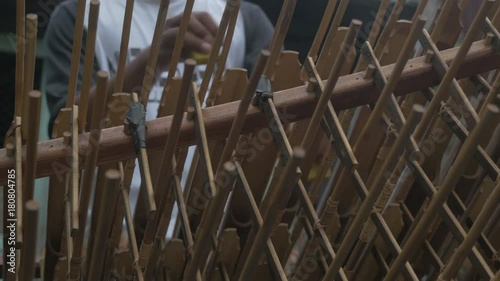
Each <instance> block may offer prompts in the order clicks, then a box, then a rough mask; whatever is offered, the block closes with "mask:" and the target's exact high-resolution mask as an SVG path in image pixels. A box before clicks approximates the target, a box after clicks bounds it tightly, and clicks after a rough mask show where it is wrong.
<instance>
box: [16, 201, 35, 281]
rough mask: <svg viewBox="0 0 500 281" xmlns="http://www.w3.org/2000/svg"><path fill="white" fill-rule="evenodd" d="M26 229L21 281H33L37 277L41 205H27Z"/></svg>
mask: <svg viewBox="0 0 500 281" xmlns="http://www.w3.org/2000/svg"><path fill="white" fill-rule="evenodd" d="M25 208H26V210H25V215H26V229H25V231H26V232H25V239H23V240H24V243H23V254H22V260H21V272H20V273H21V274H20V276H21V277H20V278H19V280H20V281H31V280H33V278H34V277H35V267H36V260H35V259H36V249H37V247H36V241H37V238H38V237H37V233H38V211H39V210H40V204H39V203H38V202H36V201H33V200H29V201H28V202H26V204H25Z"/></svg>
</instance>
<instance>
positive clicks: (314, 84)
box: [306, 77, 318, 93]
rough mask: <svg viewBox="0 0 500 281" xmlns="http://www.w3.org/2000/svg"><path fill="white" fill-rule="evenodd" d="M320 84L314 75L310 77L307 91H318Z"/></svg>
mask: <svg viewBox="0 0 500 281" xmlns="http://www.w3.org/2000/svg"><path fill="white" fill-rule="evenodd" d="M317 86H318V81H317V80H316V78H314V77H310V78H309V81H308V83H307V89H306V91H307V92H308V93H314V92H315V91H316V87H317Z"/></svg>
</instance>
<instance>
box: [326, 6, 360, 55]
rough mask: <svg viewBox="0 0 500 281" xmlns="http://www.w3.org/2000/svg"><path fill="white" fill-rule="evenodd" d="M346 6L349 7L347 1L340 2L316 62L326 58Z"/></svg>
mask: <svg viewBox="0 0 500 281" xmlns="http://www.w3.org/2000/svg"><path fill="white" fill-rule="evenodd" d="M348 5H349V0H340V4H339V7H338V9H337V13H335V17H334V18H333V21H332V24H331V25H330V31H328V35H327V36H326V39H325V45H324V46H323V49H322V51H321V53H320V55H319V58H318V61H321V60H322V58H323V57H324V56H326V55H327V52H328V51H329V50H330V49H331V44H332V43H333V37H334V36H335V33H336V32H337V30H338V28H339V26H340V22H341V21H342V18H343V17H344V13H345V11H346V9H347V6H348ZM358 29H359V28H358ZM346 56H347V55H346Z"/></svg>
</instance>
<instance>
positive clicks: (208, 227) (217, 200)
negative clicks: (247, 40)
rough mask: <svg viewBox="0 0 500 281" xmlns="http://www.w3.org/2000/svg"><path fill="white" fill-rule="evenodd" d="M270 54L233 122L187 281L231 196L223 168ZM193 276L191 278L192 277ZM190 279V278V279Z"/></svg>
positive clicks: (263, 59)
mask: <svg viewBox="0 0 500 281" xmlns="http://www.w3.org/2000/svg"><path fill="white" fill-rule="evenodd" d="M269 57H270V53H269V52H267V51H262V53H261V55H260V57H259V60H258V61H257V65H256V67H255V69H254V71H253V73H252V75H251V77H250V80H249V83H248V86H247V90H246V92H245V95H244V96H243V98H242V99H241V102H240V103H239V106H238V110H237V113H236V115H235V118H234V120H233V122H232V125H231V129H230V133H229V137H228V139H227V141H226V146H225V147H224V151H223V152H222V156H221V158H220V160H219V164H218V167H217V170H216V174H215V180H216V184H217V185H218V187H219V189H220V190H224V191H218V192H217V193H216V196H215V197H214V198H213V199H212V200H211V201H210V202H209V203H208V206H207V207H206V211H205V213H204V215H203V217H202V220H201V223H200V225H199V226H198V230H197V232H199V234H198V233H197V240H196V241H195V245H194V250H193V259H192V260H191V261H190V262H188V265H187V267H186V274H185V275H186V276H187V277H185V280H191V279H192V278H193V277H192V276H193V275H192V274H194V272H195V270H197V269H198V267H199V263H200V262H201V260H200V258H201V255H202V254H204V253H206V251H208V249H207V246H208V239H209V238H210V235H211V234H212V233H213V228H214V225H218V224H219V221H216V222H214V221H212V220H211V219H210V218H213V217H215V216H216V214H217V213H220V212H221V210H222V209H223V207H224V202H225V200H226V198H225V197H226V196H227V195H229V189H230V188H228V187H230V186H229V185H230V183H226V185H221V184H220V183H219V182H218V181H220V179H221V177H223V176H224V174H223V171H222V168H223V165H224V164H223V163H225V162H227V161H228V160H229V159H230V157H231V155H232V154H233V150H234V149H235V148H236V145H237V141H238V139H239V135H240V134H241V130H242V128H243V125H244V122H245V119H246V114H247V111H248V107H249V106H250V102H251V100H252V97H253V95H254V94H255V89H256V88H257V84H258V82H259V79H260V76H261V75H262V72H263V71H264V67H265V65H267V64H269ZM190 275H191V276H190ZM188 277H189V278H188Z"/></svg>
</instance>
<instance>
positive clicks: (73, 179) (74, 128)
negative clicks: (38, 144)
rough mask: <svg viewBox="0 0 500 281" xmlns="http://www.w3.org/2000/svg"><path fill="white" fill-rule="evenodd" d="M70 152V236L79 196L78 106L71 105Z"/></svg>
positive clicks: (75, 223)
mask: <svg viewBox="0 0 500 281" xmlns="http://www.w3.org/2000/svg"><path fill="white" fill-rule="evenodd" d="M68 148H69V150H70V151H71V153H68V154H70V159H71V160H70V161H71V171H70V173H69V175H68V176H69V182H68V183H67V184H69V185H70V186H69V191H70V192H69V193H70V201H71V233H72V234H71V235H73V233H75V231H78V227H79V223H78V198H79V195H80V187H79V185H80V168H79V162H80V161H79V156H78V106H76V105H73V110H72V111H71V145H70V146H69V147H68Z"/></svg>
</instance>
